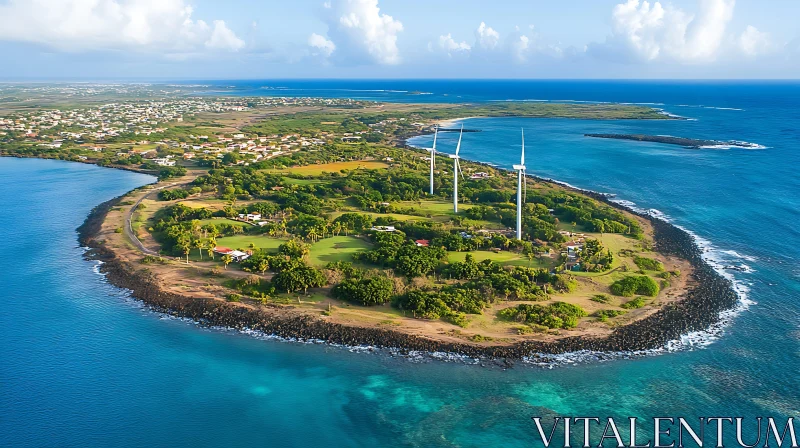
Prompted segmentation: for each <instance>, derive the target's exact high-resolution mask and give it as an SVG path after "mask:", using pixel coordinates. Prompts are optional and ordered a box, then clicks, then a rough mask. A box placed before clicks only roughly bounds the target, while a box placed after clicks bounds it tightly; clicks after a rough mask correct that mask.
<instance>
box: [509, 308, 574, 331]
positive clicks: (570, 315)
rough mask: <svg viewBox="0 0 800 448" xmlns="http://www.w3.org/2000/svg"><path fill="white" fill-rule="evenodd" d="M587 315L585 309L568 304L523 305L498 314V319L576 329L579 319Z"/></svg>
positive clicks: (547, 326)
mask: <svg viewBox="0 0 800 448" xmlns="http://www.w3.org/2000/svg"><path fill="white" fill-rule="evenodd" d="M587 315H588V314H587V313H586V311H584V310H583V308H581V307H579V306H577V305H573V304H570V303H566V302H555V303H552V304H550V305H539V304H533V305H529V304H525V303H521V304H519V305H517V306H515V307H510V308H506V309H504V310H501V311H500V312H499V313H497V316H498V317H500V318H501V319H505V320H510V321H515V322H522V323H525V324H528V325H539V326H543V327H546V328H564V329H568V328H575V327H576V326H577V325H578V319H579V318H581V317H585V316H587Z"/></svg>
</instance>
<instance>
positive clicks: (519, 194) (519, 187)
mask: <svg viewBox="0 0 800 448" xmlns="http://www.w3.org/2000/svg"><path fill="white" fill-rule="evenodd" d="M514 169H515V170H517V172H518V176H517V239H518V240H521V239H522V204H523V203H524V202H525V199H524V198H523V191H525V193H527V190H528V178H527V177H526V176H525V129H523V130H522V158H521V160H520V164H519V165H514ZM523 182H524V183H525V187H524V190H523Z"/></svg>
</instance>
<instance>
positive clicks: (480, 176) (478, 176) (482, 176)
mask: <svg viewBox="0 0 800 448" xmlns="http://www.w3.org/2000/svg"><path fill="white" fill-rule="evenodd" d="M487 177H491V176H489V173H484V172H483V171H481V172H479V173H475V174H473V175H472V176H469V178H470V179H486V178H487Z"/></svg>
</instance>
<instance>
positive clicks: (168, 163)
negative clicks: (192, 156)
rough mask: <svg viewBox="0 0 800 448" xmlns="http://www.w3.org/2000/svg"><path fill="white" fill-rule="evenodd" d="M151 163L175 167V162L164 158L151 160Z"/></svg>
mask: <svg viewBox="0 0 800 448" xmlns="http://www.w3.org/2000/svg"><path fill="white" fill-rule="evenodd" d="M153 163H155V164H156V165H160V166H175V161H174V160H172V159H168V158H166V157H161V158H157V159H153Z"/></svg>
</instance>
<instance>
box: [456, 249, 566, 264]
mask: <svg viewBox="0 0 800 448" xmlns="http://www.w3.org/2000/svg"><path fill="white" fill-rule="evenodd" d="M467 254H471V255H472V256H473V258H475V261H478V262H480V261H483V260H492V261H494V262H496V263H500V264H502V265H508V266H526V267H528V266H529V267H532V268H544V267H549V266H550V265H551V264H552V259H550V258H546V257H545V258H541V259H539V258H536V257H534V258H533V260H528V257H527V256H525V255H521V254H518V253H516V252H511V251H500V252H491V251H488V250H476V251H472V252H448V253H447V260H448V261H449V262H451V263H453V262H456V261H464V260H465V259H466V258H467Z"/></svg>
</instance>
